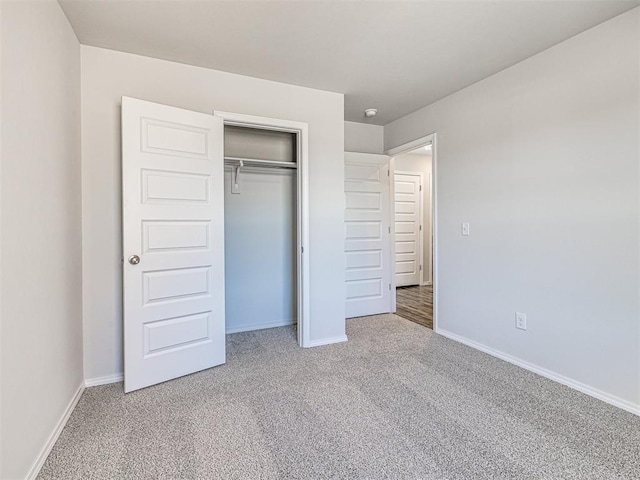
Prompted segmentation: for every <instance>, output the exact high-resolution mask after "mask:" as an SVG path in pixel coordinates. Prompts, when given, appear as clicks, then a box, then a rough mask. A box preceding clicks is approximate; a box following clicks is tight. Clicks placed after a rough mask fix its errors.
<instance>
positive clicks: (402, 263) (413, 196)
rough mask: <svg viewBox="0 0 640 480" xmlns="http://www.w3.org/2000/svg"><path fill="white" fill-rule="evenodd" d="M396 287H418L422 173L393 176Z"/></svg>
mask: <svg viewBox="0 0 640 480" xmlns="http://www.w3.org/2000/svg"><path fill="white" fill-rule="evenodd" d="M394 176H395V189H394V190H395V192H394V196H395V199H394V204H395V232H396V238H395V245H396V248H395V251H396V258H395V262H396V286H397V287H404V286H409V285H420V268H421V267H420V266H421V263H422V262H421V254H422V242H421V236H422V231H421V230H422V225H421V223H422V174H420V173H412V172H402V173H400V172H397V171H396V173H395V175H394Z"/></svg>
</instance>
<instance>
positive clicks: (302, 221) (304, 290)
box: [213, 110, 312, 348]
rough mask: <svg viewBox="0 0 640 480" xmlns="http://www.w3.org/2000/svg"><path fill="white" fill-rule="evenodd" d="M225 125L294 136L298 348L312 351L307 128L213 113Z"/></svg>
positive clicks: (220, 112) (279, 120) (228, 113)
mask: <svg viewBox="0 0 640 480" xmlns="http://www.w3.org/2000/svg"><path fill="white" fill-rule="evenodd" d="M213 114H214V115H215V116H217V117H220V118H222V120H223V122H224V125H229V126H236V127H248V128H257V129H261V130H275V131H280V132H288V133H292V134H294V135H295V136H296V149H297V151H296V154H297V163H298V168H297V180H296V182H297V188H296V200H297V209H296V211H297V235H296V236H297V248H296V252H297V259H296V260H297V275H298V285H297V297H298V302H297V305H298V345H300V346H301V347H304V348H308V347H311V346H312V344H311V325H310V323H309V322H310V318H311V315H310V300H309V254H310V251H309V126H308V124H307V123H304V122H295V121H292V120H282V119H277V118H268V117H259V116H255V115H245V114H241V113H232V112H222V111H218V110H214V111H213Z"/></svg>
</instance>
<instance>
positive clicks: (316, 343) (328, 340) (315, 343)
mask: <svg viewBox="0 0 640 480" xmlns="http://www.w3.org/2000/svg"><path fill="white" fill-rule="evenodd" d="M346 341H347V336H346V335H340V336H338V337H330V338H321V339H320V340H309V343H308V344H307V345H305V348H309V347H320V346H322V345H331V344H332V343H341V342H346Z"/></svg>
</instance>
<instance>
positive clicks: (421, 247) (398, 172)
mask: <svg viewBox="0 0 640 480" xmlns="http://www.w3.org/2000/svg"><path fill="white" fill-rule="evenodd" d="M396 175H409V176H413V177H418V178H420V195H419V201H418V205H419V207H418V208H419V209H420V210H419V214H418V218H419V219H420V225H421V226H422V223H423V220H424V191H423V190H422V186H423V185H424V174H423V173H422V172H412V171H409V170H394V171H393V182H394V186H395V181H396V178H395V176H396ZM394 194H395V191H394ZM394 197H395V195H394ZM395 202H396V199H395V198H394V199H393V202H392V204H393V210H392V212H393V223H394V224H395V221H396V218H395V213H396V212H395V207H396V204H395ZM419 232H420V234H419V243H420V245H419V246H418V248H419V250H418V251H419V260H418V261H419V262H420V279H419V281H418V282H419V285H425V283H424V269H423V266H424V233H425V229H424V228H421V229H420V230H419ZM393 241H394V242H395V241H396V239H395V229H394V238H393ZM394 248H395V247H394ZM393 260H394V266H395V258H394V259H393ZM394 269H395V267H394ZM394 275H395V271H394Z"/></svg>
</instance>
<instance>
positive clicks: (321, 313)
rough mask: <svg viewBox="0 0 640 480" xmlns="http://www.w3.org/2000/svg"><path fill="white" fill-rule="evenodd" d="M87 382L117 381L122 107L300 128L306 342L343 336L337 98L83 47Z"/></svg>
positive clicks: (340, 147)
mask: <svg viewBox="0 0 640 480" xmlns="http://www.w3.org/2000/svg"><path fill="white" fill-rule="evenodd" d="M81 58H82V156H83V171H82V182H83V198H82V206H83V212H84V215H83V274H84V288H83V299H84V342H85V376H86V378H97V377H103V376H110V375H117V374H119V373H120V372H122V315H121V304H122V293H121V288H122V282H121V264H120V259H121V257H122V249H121V234H122V232H121V226H120V216H121V215H120V211H121V199H120V196H121V188H120V176H121V167H120V97H121V96H122V95H127V96H131V97H136V98H141V99H144V100H149V101H152V102H157V103H163V104H167V105H172V106H177V107H181V108H187V109H190V110H195V111H200V112H206V113H210V112H211V111H212V110H214V109H216V110H222V111H228V112H236V113H245V114H252V115H261V116H267V117H273V118H281V119H288V120H295V121H302V122H307V123H308V124H309V155H310V172H309V175H310V192H309V193H310V207H311V211H310V235H311V239H310V243H311V244H310V245H309V246H308V247H309V248H308V250H307V251H308V252H309V254H310V274H311V279H310V288H311V298H310V303H311V339H312V340H322V339H329V338H334V337H340V336H342V335H344V326H345V322H344V266H345V260H344V193H343V189H344V173H343V169H344V163H343V151H344V126H343V104H344V98H343V96H342V95H341V94H335V93H330V92H324V91H319V90H313V89H309V88H303V87H296V86H292V85H286V84H282V83H277V82H271V81H266V80H260V79H257V78H251V77H245V76H242V75H234V74H229V73H225V72H219V71H215V70H209V69H204V68H199V67H193V66H188V65H183V64H178V63H172V62H168V61H164V60H157V59H151V58H147V57H142V56H138V55H131V54H127V53H120V52H115V51H111V50H105V49H100V48H95V47H86V46H82V47H81Z"/></svg>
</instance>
